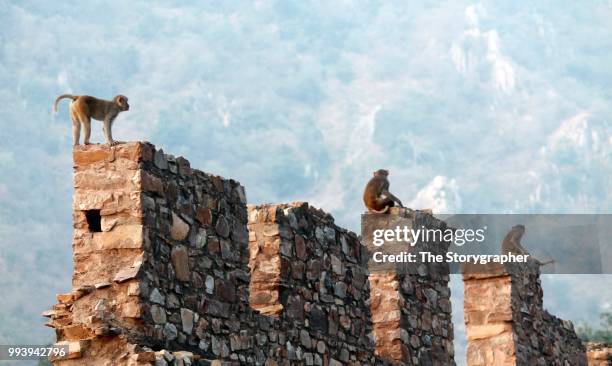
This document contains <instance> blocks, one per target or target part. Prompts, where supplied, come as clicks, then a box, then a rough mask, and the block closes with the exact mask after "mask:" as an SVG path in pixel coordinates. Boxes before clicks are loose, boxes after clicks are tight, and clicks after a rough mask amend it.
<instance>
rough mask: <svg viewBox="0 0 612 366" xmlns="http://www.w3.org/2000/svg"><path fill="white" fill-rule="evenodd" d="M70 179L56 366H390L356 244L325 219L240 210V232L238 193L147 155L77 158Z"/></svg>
mask: <svg viewBox="0 0 612 366" xmlns="http://www.w3.org/2000/svg"><path fill="white" fill-rule="evenodd" d="M74 172H75V173H74V185H75V194H74V202H73V208H74V237H73V250H74V264H75V267H74V275H73V289H72V291H70V292H69V293H67V294H62V295H58V302H59V303H58V304H56V305H55V306H54V307H53V309H52V310H50V311H48V312H46V313H45V314H44V315H45V316H47V317H49V318H50V321H49V323H48V325H49V326H51V327H53V328H55V330H56V335H57V340H58V343H59V344H67V345H69V348H70V358H69V359H61V360H59V359H58V360H54V364H55V365H62V366H64V365H83V364H88V365H107V364H112V365H152V364H153V363H155V364H156V365H166V364H171V365H184V364H194V365H195V364H198V365H208V364H219V362H222V363H223V364H233V365H240V364H257V365H263V364H266V365H271V366H273V365H278V364H281V365H334V366H339V365H374V364H377V365H382V364H387V363H388V362H387V361H385V360H383V359H381V358H378V357H376V356H374V349H373V341H372V335H371V332H370V330H371V325H370V324H371V323H370V318H371V317H370V314H369V307H368V301H369V300H368V299H369V291H368V282H367V271H366V267H365V264H362V263H361V262H360V260H361V252H360V250H361V246H360V244H359V241H358V239H357V237H356V235H355V234H353V233H350V232H348V231H347V230H345V229H342V228H339V227H337V226H336V225H334V223H333V218H331V216H329V215H327V214H325V213H323V212H322V211H319V210H316V209H313V208H310V207H308V205H307V204H300V205H281V206H267V207H259V208H252V209H251V211H250V212H251V218H252V222H251V224H252V225H253V227H252V231H251V233H249V232H248V229H247V220H248V217H247V207H246V197H245V192H244V188H243V187H242V186H240V184H238V183H237V182H235V181H233V180H226V179H222V178H220V177H217V176H213V175H209V174H205V173H202V172H200V171H197V170H192V169H191V168H190V166H189V163H188V162H187V161H186V160H185V159H183V158H180V157H179V158H174V157H173V156H171V155H166V154H164V153H163V152H162V151H161V150H156V149H155V147H154V146H153V145H151V144H148V143H127V144H121V145H118V146H115V147H112V148H109V147H106V146H103V145H92V146H87V147H77V148H76V149H75V150H74ZM249 238H251V243H250V244H251V251H250V255H251V258H252V260H253V263H252V266H251V268H252V269H253V274H252V276H253V278H254V281H253V285H252V287H253V291H254V296H249V284H250V277H251V268H249ZM260 239H262V240H263V242H262V241H260ZM260 249H261V250H260ZM257 253H260V254H262V255H263V254H265V255H264V257H259V256H258V254H257ZM262 274H266V275H263V276H264V277H261V276H262ZM266 276H268V277H266ZM262 279H263V281H260V280H262ZM258 281H259V282H258ZM266 282H269V283H270V284H272V285H273V286H272V287H268V288H265V289H264V291H259V290H261V288H260V289H259V290H258V285H262V283H266ZM258 291H259V292H258ZM266 296H267V297H266ZM249 300H251V303H252V305H253V308H252V307H251V303H250V301H249ZM266 303H267V304H268V305H269V306H268V308H267V309H262V307H261V305H262V304H266ZM258 310H261V311H262V313H263V314H262V313H260V312H259V311H258Z"/></svg>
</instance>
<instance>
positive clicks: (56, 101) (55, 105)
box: [53, 94, 77, 113]
mask: <svg viewBox="0 0 612 366" xmlns="http://www.w3.org/2000/svg"><path fill="white" fill-rule="evenodd" d="M76 98H77V97H76V96H74V95H71V94H62V95H60V96H59V97H57V98H56V99H55V103H53V113H57V105H58V104H59V102H60V100H62V99H72V100H73V101H75V100H76Z"/></svg>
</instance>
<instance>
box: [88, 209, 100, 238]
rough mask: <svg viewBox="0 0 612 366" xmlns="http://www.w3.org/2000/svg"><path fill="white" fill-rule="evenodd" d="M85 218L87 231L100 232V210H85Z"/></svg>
mask: <svg viewBox="0 0 612 366" xmlns="http://www.w3.org/2000/svg"><path fill="white" fill-rule="evenodd" d="M85 218H87V226H88V227H89V232H92V233H99V232H102V216H100V210H87V211H85Z"/></svg>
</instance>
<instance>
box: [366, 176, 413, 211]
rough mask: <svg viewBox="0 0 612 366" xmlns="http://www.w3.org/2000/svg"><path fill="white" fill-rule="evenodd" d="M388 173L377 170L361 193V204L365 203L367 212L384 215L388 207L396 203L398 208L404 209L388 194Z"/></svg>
mask: <svg viewBox="0 0 612 366" xmlns="http://www.w3.org/2000/svg"><path fill="white" fill-rule="evenodd" d="M388 176H389V171H388V170H385V169H379V170H377V171H375V172H374V176H373V177H372V178H371V179H370V181H369V182H368V184H367V185H366V187H365V190H364V191H363V203H365V205H366V207H367V208H368V211H370V212H376V213H385V212H387V211H388V210H389V207H393V206H394V205H395V204H396V203H397V204H398V206H399V207H404V206H403V205H402V202H401V201H400V200H399V199H398V198H397V197H395V196H394V195H392V194H391V192H389V180H388V179H387V177H388Z"/></svg>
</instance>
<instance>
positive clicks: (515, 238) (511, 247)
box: [501, 225, 555, 266]
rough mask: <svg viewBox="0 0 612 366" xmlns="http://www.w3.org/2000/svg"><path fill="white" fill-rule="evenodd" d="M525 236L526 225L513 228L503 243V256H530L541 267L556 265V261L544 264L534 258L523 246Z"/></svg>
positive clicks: (552, 260)
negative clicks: (522, 240)
mask: <svg viewBox="0 0 612 366" xmlns="http://www.w3.org/2000/svg"><path fill="white" fill-rule="evenodd" d="M524 234H525V226H524V225H515V226H513V227H512V230H510V231H509V232H508V234H506V237H505V238H504V241H502V247H501V251H502V254H508V253H511V254H521V255H525V254H526V255H529V256H530V257H531V258H532V259H533V260H534V261H536V263H538V264H539V265H540V266H545V265H547V264H551V263H555V260H554V259H551V260H549V261H546V262H542V261H540V260H538V259H536V258H533V256H532V255H531V254H530V253H529V252H528V251H527V249H525V248H524V247H523V245H522V244H521V238H522V237H523V235H524Z"/></svg>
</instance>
